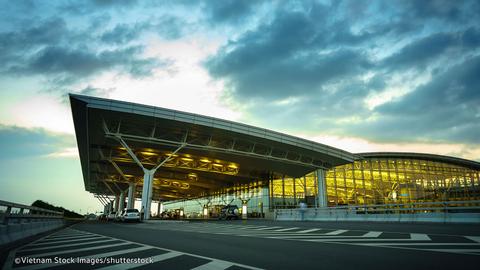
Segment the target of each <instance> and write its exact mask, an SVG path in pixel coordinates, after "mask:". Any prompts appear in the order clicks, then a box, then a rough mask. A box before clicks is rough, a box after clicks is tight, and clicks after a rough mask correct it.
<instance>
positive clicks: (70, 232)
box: [48, 230, 90, 237]
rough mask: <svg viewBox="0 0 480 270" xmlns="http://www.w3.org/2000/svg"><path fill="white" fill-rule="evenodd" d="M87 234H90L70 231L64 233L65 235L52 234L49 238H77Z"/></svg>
mask: <svg viewBox="0 0 480 270" xmlns="http://www.w3.org/2000/svg"><path fill="white" fill-rule="evenodd" d="M86 234H90V233H88V232H76V231H72V230H70V231H68V232H64V233H54V234H51V235H49V236H48V237H65V236H76V235H86Z"/></svg>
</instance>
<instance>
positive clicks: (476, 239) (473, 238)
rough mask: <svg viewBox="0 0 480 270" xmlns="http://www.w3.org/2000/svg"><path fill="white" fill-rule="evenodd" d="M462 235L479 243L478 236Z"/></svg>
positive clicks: (479, 237) (479, 238)
mask: <svg viewBox="0 0 480 270" xmlns="http://www.w3.org/2000/svg"><path fill="white" fill-rule="evenodd" d="M464 237H465V238H467V239H470V240H472V241H474V242H477V243H480V236H464Z"/></svg>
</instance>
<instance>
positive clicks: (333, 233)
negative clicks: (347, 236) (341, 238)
mask: <svg viewBox="0 0 480 270" xmlns="http://www.w3.org/2000/svg"><path fill="white" fill-rule="evenodd" d="M344 232H348V230H336V231H333V232H328V233H325V235H339V234H342V233H344Z"/></svg>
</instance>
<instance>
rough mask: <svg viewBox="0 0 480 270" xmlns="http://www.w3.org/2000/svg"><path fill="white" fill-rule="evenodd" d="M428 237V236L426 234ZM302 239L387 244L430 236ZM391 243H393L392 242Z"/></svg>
mask: <svg viewBox="0 0 480 270" xmlns="http://www.w3.org/2000/svg"><path fill="white" fill-rule="evenodd" d="M427 237H428V236H427ZM270 238H279V237H270ZM303 241H310V242H382V241H384V242H385V243H384V244H385V245H389V243H388V242H389V241H399V242H403V241H431V240H430V238H428V240H427V239H423V240H420V239H415V238H407V239H396V238H394V239H390V238H388V239H387V238H385V239H382V238H323V239H320V238H317V239H303ZM392 244H393V243H392Z"/></svg>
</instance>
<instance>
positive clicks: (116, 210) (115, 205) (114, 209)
mask: <svg viewBox="0 0 480 270" xmlns="http://www.w3.org/2000/svg"><path fill="white" fill-rule="evenodd" d="M119 202H120V198H119V196H118V195H117V196H115V204H114V206H113V211H115V212H117V213H118V203H119Z"/></svg>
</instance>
